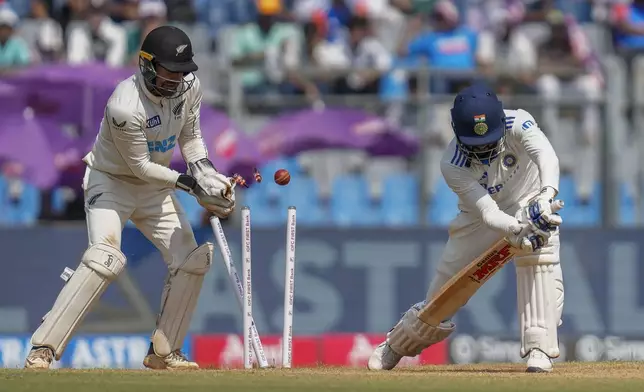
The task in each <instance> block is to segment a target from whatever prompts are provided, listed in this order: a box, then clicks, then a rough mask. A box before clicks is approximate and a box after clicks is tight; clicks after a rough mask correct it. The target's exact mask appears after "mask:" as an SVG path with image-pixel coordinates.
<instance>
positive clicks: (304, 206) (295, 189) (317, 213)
mask: <svg viewBox="0 0 644 392" xmlns="http://www.w3.org/2000/svg"><path fill="white" fill-rule="evenodd" d="M283 190H284V192H283V197H282V198H281V199H280V200H279V205H280V208H281V209H282V210H284V211H286V209H287V208H288V207H289V206H295V207H296V208H297V223H298V224H303V225H305V226H322V225H325V224H327V223H328V222H329V219H328V214H327V213H326V212H325V211H324V209H323V208H322V205H321V203H320V199H319V187H318V184H317V182H316V181H315V180H314V179H313V178H311V177H304V176H302V177H297V178H294V179H293V180H292V181H291V182H290V184H288V186H285V187H283Z"/></svg>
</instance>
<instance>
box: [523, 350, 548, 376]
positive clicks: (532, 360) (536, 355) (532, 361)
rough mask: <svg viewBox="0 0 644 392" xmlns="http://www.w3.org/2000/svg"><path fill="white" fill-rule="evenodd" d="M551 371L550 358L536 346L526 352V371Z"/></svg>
mask: <svg viewBox="0 0 644 392" xmlns="http://www.w3.org/2000/svg"><path fill="white" fill-rule="evenodd" d="M551 371H552V359H550V357H549V356H547V355H546V354H545V353H544V352H543V351H541V350H539V349H538V348H535V349H532V351H530V354H528V368H527V369H526V372H527V373H549V372H551Z"/></svg>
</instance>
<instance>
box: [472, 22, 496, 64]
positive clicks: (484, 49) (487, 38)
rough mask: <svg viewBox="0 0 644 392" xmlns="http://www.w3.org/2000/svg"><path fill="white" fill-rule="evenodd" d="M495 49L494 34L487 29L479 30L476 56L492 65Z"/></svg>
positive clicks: (482, 61) (484, 62)
mask: <svg viewBox="0 0 644 392" xmlns="http://www.w3.org/2000/svg"><path fill="white" fill-rule="evenodd" d="M495 51H496V42H495V37H494V34H493V33H492V32H491V31H489V30H484V31H481V32H480V33H479V37H478V43H477V48H476V58H477V59H478V60H479V61H480V62H481V63H483V64H485V65H493V64H494V54H495Z"/></svg>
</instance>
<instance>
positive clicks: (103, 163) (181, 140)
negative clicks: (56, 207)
mask: <svg viewBox="0 0 644 392" xmlns="http://www.w3.org/2000/svg"><path fill="white" fill-rule="evenodd" d="M186 78H194V83H193V85H192V87H191V88H190V90H188V91H187V92H186V93H185V94H183V95H182V96H180V97H179V98H175V99H168V98H163V97H157V96H155V95H153V94H152V93H150V92H149V91H148V89H147V88H146V87H145V85H144V83H143V77H142V76H141V74H140V73H138V72H137V73H136V74H135V75H133V76H131V77H130V78H128V79H126V80H124V81H123V82H121V83H119V85H118V86H117V87H116V89H115V90H114V92H113V93H112V96H111V97H110V99H109V101H108V102H107V106H106V107H105V113H104V116H103V120H102V121H101V127H100V130H99V132H98V136H97V137H96V141H95V142H94V147H93V148H92V151H91V152H90V153H88V154H87V155H86V156H85V158H83V161H85V163H87V165H88V166H89V167H90V168H92V169H94V170H99V171H102V172H105V173H109V174H111V175H114V176H116V177H117V178H120V179H122V180H125V181H128V182H131V183H134V184H144V183H150V184H155V185H158V186H160V187H174V186H175V185H176V182H177V179H178V177H179V173H178V172H176V171H175V170H172V169H170V168H169V167H168V166H169V165H170V160H171V159H172V153H173V152H174V149H175V148H177V147H179V148H181V153H182V155H183V158H184V160H185V161H186V162H194V161H197V160H199V159H202V158H207V155H208V153H207V150H206V147H205V145H204V143H203V139H202V137H201V127H200V122H199V116H200V109H201V99H202V92H201V85H200V83H199V79H198V78H197V77H196V76H195V75H194V74H190V75H188V76H186Z"/></svg>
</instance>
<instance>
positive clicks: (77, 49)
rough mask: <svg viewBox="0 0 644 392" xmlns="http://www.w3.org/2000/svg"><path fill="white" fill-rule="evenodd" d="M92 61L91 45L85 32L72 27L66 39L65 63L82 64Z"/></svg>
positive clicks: (82, 29)
mask: <svg viewBox="0 0 644 392" xmlns="http://www.w3.org/2000/svg"><path fill="white" fill-rule="evenodd" d="M91 59H92V45H91V42H90V38H89V35H88V33H87V30H85V29H84V28H82V27H80V26H72V27H71V30H70V32H69V38H68V39H67V62H68V63H69V64H72V65H75V64H84V63H87V62H88V61H91Z"/></svg>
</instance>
